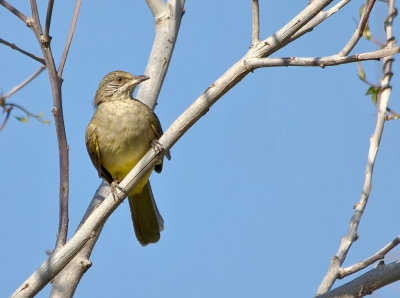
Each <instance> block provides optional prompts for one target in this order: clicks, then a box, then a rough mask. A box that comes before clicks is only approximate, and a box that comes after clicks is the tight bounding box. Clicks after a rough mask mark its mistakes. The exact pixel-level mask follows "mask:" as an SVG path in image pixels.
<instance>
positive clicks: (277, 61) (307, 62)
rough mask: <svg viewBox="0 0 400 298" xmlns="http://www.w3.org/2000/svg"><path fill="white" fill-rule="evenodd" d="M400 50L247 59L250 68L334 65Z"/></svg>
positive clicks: (399, 49)
mask: <svg viewBox="0 0 400 298" xmlns="http://www.w3.org/2000/svg"><path fill="white" fill-rule="evenodd" d="M399 52H400V47H396V48H393V49H384V50H378V51H374V52H369V53H363V54H356V55H353V56H348V57H343V56H339V55H338V54H337V55H333V56H327V57H316V58H304V57H287V58H253V59H248V60H245V63H246V66H247V67H248V68H250V69H256V68H260V67H277V66H318V67H322V68H324V67H326V66H334V65H340V64H347V63H353V62H358V61H366V60H379V59H380V58H383V57H386V56H391V55H394V54H397V53H399Z"/></svg>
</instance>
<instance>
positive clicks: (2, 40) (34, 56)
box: [0, 38, 46, 65]
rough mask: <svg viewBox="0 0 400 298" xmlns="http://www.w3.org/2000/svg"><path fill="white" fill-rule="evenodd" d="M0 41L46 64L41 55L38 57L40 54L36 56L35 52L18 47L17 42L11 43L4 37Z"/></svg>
mask: <svg viewBox="0 0 400 298" xmlns="http://www.w3.org/2000/svg"><path fill="white" fill-rule="evenodd" d="M0 43H2V44H5V45H6V46H9V47H10V48H12V49H13V50H16V51H18V52H20V53H22V54H24V55H26V56H28V57H29V58H32V59H33V60H36V61H38V62H40V63H42V64H43V65H46V62H45V61H44V59H43V58H40V57H38V56H36V55H33V54H31V53H29V52H27V51H24V50H23V49H21V48H19V47H17V46H16V45H15V44H13V43H9V42H8V41H5V40H4V39H1V38H0Z"/></svg>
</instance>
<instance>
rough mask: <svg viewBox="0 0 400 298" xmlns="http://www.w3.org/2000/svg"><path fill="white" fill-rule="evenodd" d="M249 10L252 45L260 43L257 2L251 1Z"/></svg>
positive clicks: (258, 7)
mask: <svg viewBox="0 0 400 298" xmlns="http://www.w3.org/2000/svg"><path fill="white" fill-rule="evenodd" d="M251 8H252V11H253V34H252V36H253V39H252V45H254V44H256V43H258V42H259V41H260V6H259V4H258V0H252V1H251Z"/></svg>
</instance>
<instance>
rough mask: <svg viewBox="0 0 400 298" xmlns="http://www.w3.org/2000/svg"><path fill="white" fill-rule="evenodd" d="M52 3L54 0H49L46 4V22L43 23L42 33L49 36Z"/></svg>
mask: <svg viewBox="0 0 400 298" xmlns="http://www.w3.org/2000/svg"><path fill="white" fill-rule="evenodd" d="M53 4H54V0H49V3H48V5H47V14H46V23H45V25H44V35H45V36H46V37H48V38H49V37H50V35H49V34H50V23H51V16H52V14H53Z"/></svg>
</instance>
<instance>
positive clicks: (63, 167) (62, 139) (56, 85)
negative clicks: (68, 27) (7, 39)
mask: <svg viewBox="0 0 400 298" xmlns="http://www.w3.org/2000/svg"><path fill="white" fill-rule="evenodd" d="M31 9H32V21H31V22H30V23H29V26H30V28H31V29H32V30H33V32H34V33H35V36H36V38H37V40H38V42H39V44H40V48H41V50H42V53H43V58H44V60H45V62H46V67H47V72H48V74H49V78H50V85H51V91H52V97H53V109H52V112H53V116H54V123H55V127H56V134H57V143H58V150H59V153H58V154H59V165H60V192H59V205H60V210H59V224H58V233H57V241H56V249H57V248H59V247H61V246H63V245H64V244H65V242H66V240H67V233H68V194H69V157H68V144H67V136H66V133H65V126H64V115H63V110H62V96H61V80H60V78H59V77H58V76H57V71H56V67H55V64H54V59H53V54H52V52H51V48H50V38H49V37H48V36H47V37H46V36H44V35H43V33H42V27H41V25H40V19H39V13H38V10H37V5H36V0H31Z"/></svg>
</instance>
